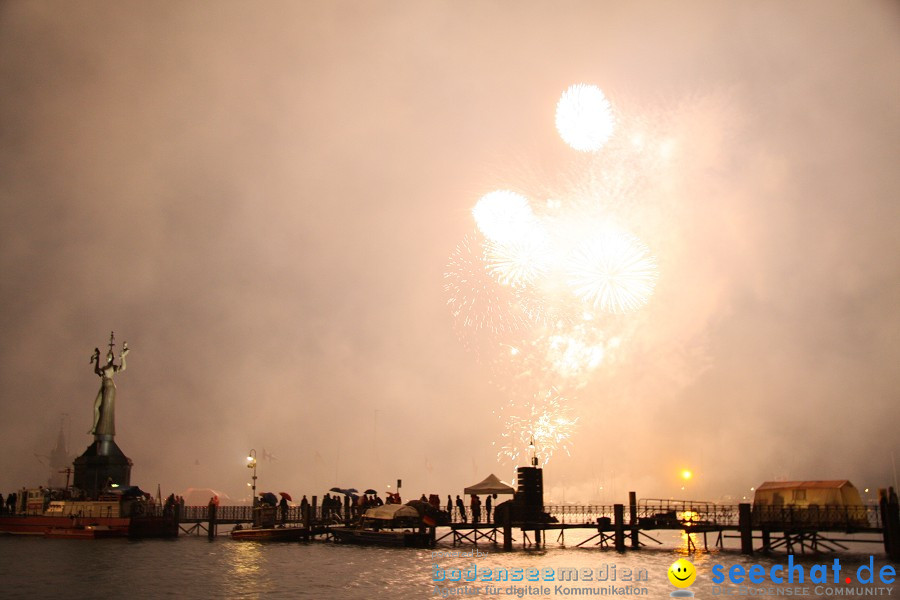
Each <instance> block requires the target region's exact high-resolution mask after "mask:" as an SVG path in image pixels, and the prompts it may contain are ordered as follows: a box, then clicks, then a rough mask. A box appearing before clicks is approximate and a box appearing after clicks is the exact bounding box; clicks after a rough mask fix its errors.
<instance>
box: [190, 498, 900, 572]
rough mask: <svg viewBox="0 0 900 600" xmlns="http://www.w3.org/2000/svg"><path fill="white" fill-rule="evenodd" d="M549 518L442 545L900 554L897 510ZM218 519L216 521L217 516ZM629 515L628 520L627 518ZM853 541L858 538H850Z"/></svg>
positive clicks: (309, 519) (584, 510)
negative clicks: (673, 538) (662, 533)
mask: <svg viewBox="0 0 900 600" xmlns="http://www.w3.org/2000/svg"><path fill="white" fill-rule="evenodd" d="M342 508H343V509H345V510H342V511H338V512H332V513H329V514H323V513H322V510H321V507H319V506H317V501H316V498H315V497H313V501H312V503H311V504H310V505H309V506H308V507H307V511H306V514H303V512H302V511H301V508H300V507H296V506H295V507H290V508H289V509H288V511H287V512H286V513H285V514H284V515H282V514H281V513H280V512H278V513H277V516H276V523H277V524H284V525H286V526H297V525H298V524H300V525H302V526H304V527H306V528H308V530H309V532H310V537H311V538H313V539H315V538H316V537H317V536H318V537H328V535H329V527H330V526H338V525H341V526H342V525H347V524H349V523H350V522H351V520H352V517H350V516H349V515H351V514H352V511H351V510H350V506H349V503H345V506H343V507H342ZM543 512H545V513H547V515H548V516H549V518H548V519H547V520H546V522H506V523H498V522H491V523H486V522H482V523H470V522H465V521H462V519H461V518H459V517H460V515H458V514H457V510H454V513H453V515H454V516H455V517H457V518H456V519H455V520H453V522H451V523H450V524H449V525H447V527H448V529H449V530H448V531H446V532H444V533H443V535H441V536H440V537H437V538H436V541H441V540H444V539H447V538H449V539H450V541H451V543H452V544H453V545H454V546H458V545H465V544H471V545H475V546H477V545H480V544H489V545H500V544H502V545H503V548H504V549H512V545H513V542H516V541H517V539H516V538H515V537H513V532H514V530H516V529H518V530H519V535H520V539H521V544H522V546H523V547H534V546H542V545H546V543H547V539H548V535H549V534H554V533H555V534H557V538H556V541H557V543H560V542H562V543H564V541H565V532H566V531H568V530H571V529H580V530H593V531H595V532H596V533H595V534H594V535H593V536H591V537H589V538H588V539H585V540H583V541H581V542H579V543H578V544H577V546H578V547H585V546H588V545H590V544H591V543H593V544H592V545H593V546H597V547H599V548H610V549H615V550H618V551H624V550H626V549H628V548H629V547H630V548H632V549H637V548H640V547H642V546H645V545H647V543H648V542H652V543H655V544H661V542H659V541H658V540H656V539H655V538H654V537H653V536H652V535H651V534H650V533H648V532H652V531H659V530H680V531H683V532H684V533H685V534H687V535H686V539H687V544H688V549H689V550H691V551H695V550H697V551H699V550H701V547H699V546H700V543H699V540H700V538H702V550H709V549H710V547H711V546H712V547H714V548H723V547H724V540H725V539H726V538H734V539H739V540H740V549H741V552H742V553H744V554H753V553H754V552H765V553H768V552H776V551H784V552H787V553H806V552H811V553H815V552H838V551H841V550H848V546H847V544H851V543H878V544H882V545H883V546H884V548H885V553H886V554H887V555H888V556H889V557H890V558H891V559H892V560H898V554H900V512H898V510H897V508H896V506H894V507H890V506H873V505H865V506H823V507H808V508H796V507H771V506H770V507H757V508H754V507H753V506H752V505H751V504H749V503H744V504H737V505H732V504H714V503H710V502H700V501H691V500H640V501H637V500H636V497H635V494H634V493H633V492H632V493H631V494H629V504H627V505H625V504H613V505H547V506H544V507H543ZM211 513H212V514H211ZM626 515H627V517H626ZM253 523H254V511H253V508H252V507H250V506H219V507H215V509H214V510H212V511H211V510H210V507H207V506H188V507H185V508H184V510H183V511H182V512H181V518H180V526H181V530H182V531H183V532H185V533H189V534H192V533H195V534H198V535H199V534H202V533H206V534H207V535H208V536H209V537H210V538H214V537H215V535H216V534H217V528H218V525H220V524H242V525H244V524H253ZM847 535H853V536H855V537H854V538H848V537H844V536H847Z"/></svg>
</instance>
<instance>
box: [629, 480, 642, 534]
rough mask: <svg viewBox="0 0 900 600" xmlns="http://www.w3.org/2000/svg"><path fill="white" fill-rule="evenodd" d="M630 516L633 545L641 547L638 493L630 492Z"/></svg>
mask: <svg viewBox="0 0 900 600" xmlns="http://www.w3.org/2000/svg"><path fill="white" fill-rule="evenodd" d="M628 516H629V518H630V520H631V547H632V548H640V546H641V540H640V530H639V529H638V517H637V493H636V492H628Z"/></svg>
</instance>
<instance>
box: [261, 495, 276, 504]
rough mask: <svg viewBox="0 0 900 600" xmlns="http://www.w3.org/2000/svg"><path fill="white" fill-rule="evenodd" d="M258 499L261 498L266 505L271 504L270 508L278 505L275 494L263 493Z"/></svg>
mask: <svg viewBox="0 0 900 600" xmlns="http://www.w3.org/2000/svg"><path fill="white" fill-rule="evenodd" d="M259 497H260V498H262V500H263V502H265V503H266V504H271V505H272V506H275V505H276V504H278V498H276V497H275V494H273V493H272V492H263V493H262V494H260V495H259Z"/></svg>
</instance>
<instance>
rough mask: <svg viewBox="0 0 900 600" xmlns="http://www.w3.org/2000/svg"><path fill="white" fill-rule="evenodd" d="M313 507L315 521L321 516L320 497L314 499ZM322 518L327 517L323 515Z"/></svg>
mask: <svg viewBox="0 0 900 600" xmlns="http://www.w3.org/2000/svg"><path fill="white" fill-rule="evenodd" d="M311 506H312V520H313V521H315V520H316V519H317V518H318V516H317V515H318V514H319V497H318V496H313V497H312V505H311ZM322 516H325V515H322Z"/></svg>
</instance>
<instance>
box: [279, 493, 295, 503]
mask: <svg viewBox="0 0 900 600" xmlns="http://www.w3.org/2000/svg"><path fill="white" fill-rule="evenodd" d="M278 495H279V496H282V497H284V498H285V499H286V500H287V501H288V502H293V501H294V499H293V498H291V495H290V494H288V493H287V492H278Z"/></svg>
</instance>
